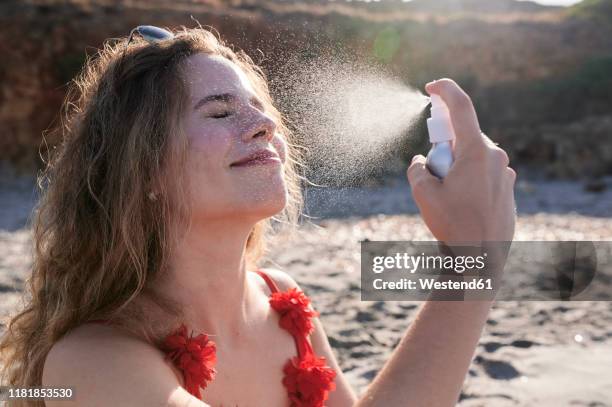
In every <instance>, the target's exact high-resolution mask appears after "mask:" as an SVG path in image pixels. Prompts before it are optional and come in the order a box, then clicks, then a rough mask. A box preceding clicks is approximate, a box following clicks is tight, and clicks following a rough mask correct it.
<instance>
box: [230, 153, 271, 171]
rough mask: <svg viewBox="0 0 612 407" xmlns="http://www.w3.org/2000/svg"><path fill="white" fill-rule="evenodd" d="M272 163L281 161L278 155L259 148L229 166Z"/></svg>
mask: <svg viewBox="0 0 612 407" xmlns="http://www.w3.org/2000/svg"><path fill="white" fill-rule="evenodd" d="M268 162H270V163H272V162H278V163H280V162H281V159H280V157H279V156H278V154H276V153H275V152H273V151H270V150H259V151H256V152H254V153H252V154H249V155H248V156H246V157H244V158H242V159H240V160H238V161H236V162H234V163H232V164H231V165H230V167H240V166H244V165H255V164H264V163H268Z"/></svg>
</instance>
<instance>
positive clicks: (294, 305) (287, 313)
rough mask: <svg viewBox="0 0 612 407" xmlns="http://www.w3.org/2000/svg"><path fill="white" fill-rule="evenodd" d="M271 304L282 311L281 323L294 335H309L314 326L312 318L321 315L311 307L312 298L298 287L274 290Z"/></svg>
mask: <svg viewBox="0 0 612 407" xmlns="http://www.w3.org/2000/svg"><path fill="white" fill-rule="evenodd" d="M270 305H271V306H272V308H274V309H275V310H276V311H278V312H279V313H280V321H279V325H280V326H281V327H282V328H284V329H286V330H288V331H289V332H290V333H291V334H292V335H298V336H302V335H308V334H310V333H311V332H312V331H313V329H314V326H313V324H312V321H311V320H310V319H311V318H312V317H316V316H318V315H319V313H318V312H316V311H314V310H313V309H311V308H310V306H309V305H310V299H309V298H308V297H307V296H306V295H305V294H304V293H303V292H302V291H299V290H298V289H297V288H295V287H294V288H291V289H289V290H287V291H284V292H274V293H272V294H271V296H270Z"/></svg>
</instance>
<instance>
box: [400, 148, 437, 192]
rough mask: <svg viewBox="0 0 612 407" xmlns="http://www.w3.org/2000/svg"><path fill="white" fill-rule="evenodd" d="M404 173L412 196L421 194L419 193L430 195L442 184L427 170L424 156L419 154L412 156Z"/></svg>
mask: <svg viewBox="0 0 612 407" xmlns="http://www.w3.org/2000/svg"><path fill="white" fill-rule="evenodd" d="M406 175H407V176H408V182H409V183H410V188H411V189H412V195H413V196H417V195H418V196H421V194H425V195H427V196H431V195H432V194H436V193H438V190H439V189H440V188H441V186H442V183H441V182H440V179H439V178H438V177H436V176H435V175H433V174H432V173H431V172H429V170H428V169H427V167H426V166H425V157H424V156H423V155H421V154H417V155H415V156H414V157H412V162H411V163H410V166H409V167H408V170H407V171H406Z"/></svg>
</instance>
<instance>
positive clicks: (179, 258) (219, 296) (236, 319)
mask: <svg viewBox="0 0 612 407" xmlns="http://www.w3.org/2000/svg"><path fill="white" fill-rule="evenodd" d="M253 226H254V224H252V223H246V222H245V223H240V224H239V223H229V222H227V220H223V222H207V223H206V224H193V225H192V227H191V229H190V230H189V231H188V232H187V233H186V234H184V236H183V237H182V238H181V240H180V241H179V242H177V243H178V244H177V245H176V247H175V248H174V251H173V253H172V258H171V260H170V268H169V273H168V275H167V277H165V278H164V279H163V280H164V281H163V282H162V283H160V285H159V286H158V287H157V289H158V290H159V289H163V292H164V293H166V294H167V295H170V297H171V298H172V299H174V300H176V301H178V302H179V304H180V305H181V306H182V307H183V308H184V311H185V318H186V321H185V322H186V323H188V324H189V325H190V326H189V327H188V329H193V330H194V332H206V333H208V334H209V335H211V336H213V337H214V336H220V337H223V338H239V337H241V336H242V334H243V332H244V331H246V330H247V325H248V322H249V321H250V315H249V310H252V309H253V307H250V306H248V305H249V304H252V303H253V301H254V300H255V298H256V297H255V294H256V292H255V290H254V289H253V283H252V281H253V280H252V279H250V278H249V275H248V274H249V273H250V271H249V270H247V264H246V258H245V255H246V242H247V239H248V236H249V233H250V232H251V230H252V228H253ZM250 282H251V283H250ZM251 312H252V311H251ZM224 340H226V339H224Z"/></svg>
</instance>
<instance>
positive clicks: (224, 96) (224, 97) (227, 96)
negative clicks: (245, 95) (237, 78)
mask: <svg viewBox="0 0 612 407" xmlns="http://www.w3.org/2000/svg"><path fill="white" fill-rule="evenodd" d="M235 100H236V96H234V95H233V94H231V93H221V94H218V95H208V96H205V97H203V98H202V99H200V100H199V101H198V103H196V104H195V106H194V107H193V110H198V109H199V108H200V107H202V106H204V105H205V104H206V103H210V102H225V103H230V102H233V101H235ZM251 101H252V102H255V104H256V105H257V106H258V107H261V108H263V107H264V104H263V103H262V102H261V101H260V100H259V98H258V97H257V96H253V97H251Z"/></svg>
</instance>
